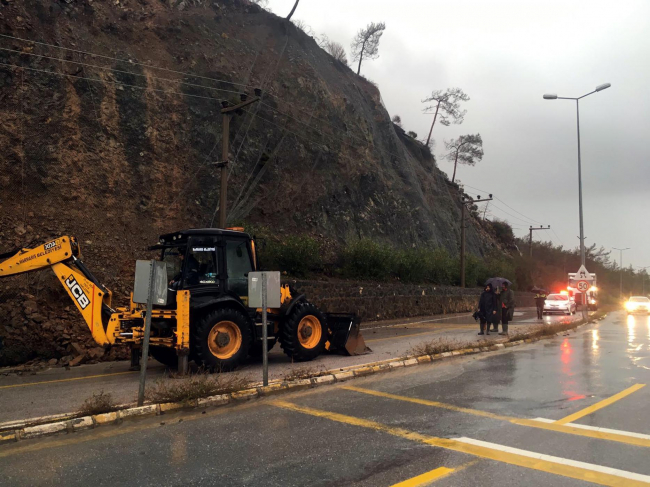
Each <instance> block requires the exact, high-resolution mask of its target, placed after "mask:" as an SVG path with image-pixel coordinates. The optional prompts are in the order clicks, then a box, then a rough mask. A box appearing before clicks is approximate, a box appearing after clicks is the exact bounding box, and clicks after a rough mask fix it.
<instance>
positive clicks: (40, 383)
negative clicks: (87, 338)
mask: <svg viewBox="0 0 650 487" xmlns="http://www.w3.org/2000/svg"><path fill="white" fill-rule="evenodd" d="M138 373H139V372H138V371H128V372H113V373H111V374H99V375H87V376H85V377H70V378H68V379H54V380H44V381H40V382H27V383H25V384H12V385H10V386H0V389H11V388H13V387H27V386H38V385H42V384H53V383H55V382H70V381H73V380H85V379H97V378H99V377H111V376H114V375H125V374H138Z"/></svg>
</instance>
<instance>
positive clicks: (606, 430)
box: [533, 418, 650, 440]
mask: <svg viewBox="0 0 650 487" xmlns="http://www.w3.org/2000/svg"><path fill="white" fill-rule="evenodd" d="M533 421H539V422H540V423H555V420H553V419H548V418H534V419H533ZM564 426H573V427H574V428H581V429H583V430H591V431H602V432H603V433H612V434H614V435H621V436H631V437H633V438H642V439H644V440H650V435H646V434H644V433H634V432H632V431H623V430H615V429H611V428H600V427H598V426H589V425H586V424H578V423H566V424H565V425H564Z"/></svg>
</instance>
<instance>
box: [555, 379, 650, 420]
mask: <svg viewBox="0 0 650 487" xmlns="http://www.w3.org/2000/svg"><path fill="white" fill-rule="evenodd" d="M643 387H645V384H634V385H633V386H632V387H628V388H627V389H625V390H624V391H621V392H619V393H618V394H614V395H613V396H612V397H609V398H607V399H603V400H602V401H600V402H597V403H596V404H592V405H591V406H589V407H588V408H584V409H583V410H581V411H578V412H577V413H573V414H570V415H569V416H567V417H566V418H562V419H560V420H558V421H556V423H557V424H566V423H572V422H574V421H575V420H577V419H580V418H583V417H585V416H587V415H588V414H591V413H593V412H596V411H598V410H599V409H603V408H605V407H607V406H609V405H611V404H614V403H615V402H616V401H619V400H621V399H623V398H624V397H626V396H629V395H630V394H632V393H633V392H636V391H638V390H639V389H641V388H643Z"/></svg>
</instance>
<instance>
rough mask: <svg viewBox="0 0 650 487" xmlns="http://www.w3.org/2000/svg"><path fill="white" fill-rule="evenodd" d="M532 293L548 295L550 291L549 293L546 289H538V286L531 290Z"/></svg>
mask: <svg viewBox="0 0 650 487" xmlns="http://www.w3.org/2000/svg"><path fill="white" fill-rule="evenodd" d="M530 292H531V293H544V294H548V291H547V290H546V289H544V288H543V287H537V286H535V287H534V288H532V289H531V290H530Z"/></svg>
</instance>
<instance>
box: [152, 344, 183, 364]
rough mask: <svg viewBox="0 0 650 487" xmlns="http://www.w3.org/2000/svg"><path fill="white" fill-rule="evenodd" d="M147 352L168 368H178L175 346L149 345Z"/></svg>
mask: <svg viewBox="0 0 650 487" xmlns="http://www.w3.org/2000/svg"><path fill="white" fill-rule="evenodd" d="M149 354H150V355H151V356H152V357H153V358H155V359H156V360H157V361H158V362H160V363H161V364H163V365H164V366H165V367H167V368H168V369H173V370H176V369H177V368H178V355H177V354H176V349H175V348H169V347H149Z"/></svg>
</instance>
